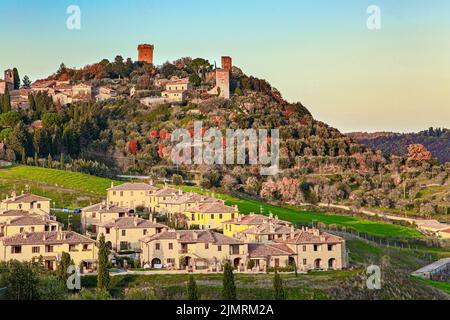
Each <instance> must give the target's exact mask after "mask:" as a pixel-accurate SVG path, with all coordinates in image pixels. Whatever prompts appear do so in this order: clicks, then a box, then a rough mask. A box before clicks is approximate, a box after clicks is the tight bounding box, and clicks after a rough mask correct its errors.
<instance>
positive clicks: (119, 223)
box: [101, 218, 167, 229]
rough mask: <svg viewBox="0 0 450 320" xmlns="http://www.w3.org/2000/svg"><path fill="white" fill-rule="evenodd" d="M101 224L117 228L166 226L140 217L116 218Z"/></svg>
mask: <svg viewBox="0 0 450 320" xmlns="http://www.w3.org/2000/svg"><path fill="white" fill-rule="evenodd" d="M101 226H102V227H105V228H118V229H140V228H149V229H151V228H167V226H165V225H163V224H160V223H156V222H153V221H150V220H145V219H141V218H119V219H116V220H112V221H108V222H106V223H104V224H102V225H101Z"/></svg>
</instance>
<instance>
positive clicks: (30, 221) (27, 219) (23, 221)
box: [5, 216, 48, 226]
mask: <svg viewBox="0 0 450 320" xmlns="http://www.w3.org/2000/svg"><path fill="white" fill-rule="evenodd" d="M47 222H48V220H47V219H42V218H38V217H33V216H21V217H18V218H14V219H11V220H10V221H9V223H5V225H10V226H32V225H38V226H41V225H46V224H47Z"/></svg>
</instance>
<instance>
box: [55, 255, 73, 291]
mask: <svg viewBox="0 0 450 320" xmlns="http://www.w3.org/2000/svg"><path fill="white" fill-rule="evenodd" d="M70 265H71V258H70V254H68V253H67V252H63V253H62V255H61V261H60V262H59V264H58V267H57V269H56V275H57V277H58V279H59V280H61V282H63V283H66V282H67V278H68V277H69V274H68V273H67V270H68V269H69V266H70Z"/></svg>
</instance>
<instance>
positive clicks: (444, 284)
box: [414, 277, 450, 294]
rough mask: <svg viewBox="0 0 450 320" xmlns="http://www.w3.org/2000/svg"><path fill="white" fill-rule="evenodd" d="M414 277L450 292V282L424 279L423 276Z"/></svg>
mask: <svg viewBox="0 0 450 320" xmlns="http://www.w3.org/2000/svg"><path fill="white" fill-rule="evenodd" d="M414 278H415V279H417V280H418V281H420V282H423V283H426V284H428V285H430V286H432V287H434V288H436V289H439V290H442V291H444V292H446V293H448V294H450V282H443V281H432V280H428V279H423V278H419V277H414Z"/></svg>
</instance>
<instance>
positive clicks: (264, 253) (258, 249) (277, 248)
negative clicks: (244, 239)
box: [248, 243, 295, 258]
mask: <svg viewBox="0 0 450 320" xmlns="http://www.w3.org/2000/svg"><path fill="white" fill-rule="evenodd" d="M248 253H249V255H250V257H252V258H260V257H269V256H286V255H292V254H295V252H294V251H293V250H292V249H291V248H289V247H288V246H287V245H285V244H269V243H252V244H249V245H248Z"/></svg>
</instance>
